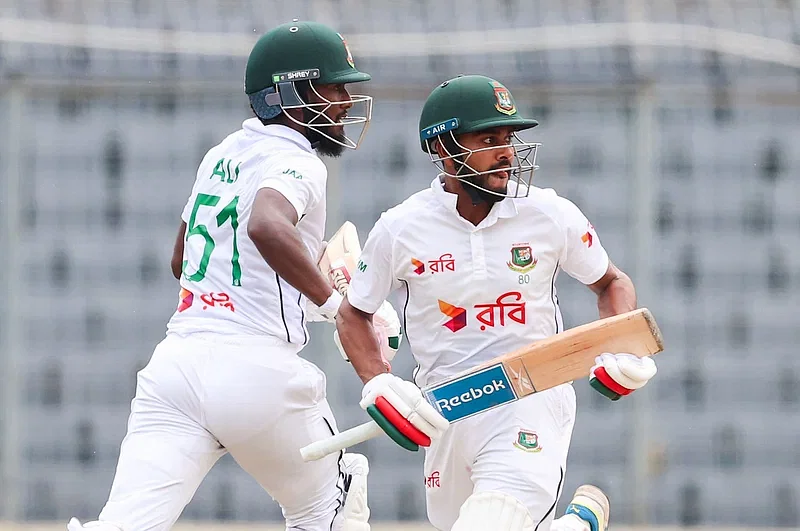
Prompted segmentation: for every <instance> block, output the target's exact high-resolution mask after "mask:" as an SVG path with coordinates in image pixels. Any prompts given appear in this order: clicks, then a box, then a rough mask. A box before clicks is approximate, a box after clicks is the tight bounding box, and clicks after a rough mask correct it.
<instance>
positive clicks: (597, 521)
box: [565, 485, 610, 531]
mask: <svg viewBox="0 0 800 531" xmlns="http://www.w3.org/2000/svg"><path fill="white" fill-rule="evenodd" d="M565 514H574V515H576V516H577V517H578V518H580V519H581V520H583V521H585V522H586V523H588V524H589V527H591V529H592V531H607V529H608V519H609V514H610V507H609V503H608V496H606V495H605V494H604V493H603V491H602V490H600V489H599V488H597V487H595V486H594V485H581V486H580V487H578V489H577V490H576V491H575V495H574V496H573V497H572V501H571V502H570V503H569V505H568V506H567V510H566V512H565Z"/></svg>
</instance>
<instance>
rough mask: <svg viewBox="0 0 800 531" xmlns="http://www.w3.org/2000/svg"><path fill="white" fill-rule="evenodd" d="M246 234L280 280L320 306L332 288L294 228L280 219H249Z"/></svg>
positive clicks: (286, 221)
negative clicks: (254, 221)
mask: <svg viewBox="0 0 800 531" xmlns="http://www.w3.org/2000/svg"><path fill="white" fill-rule="evenodd" d="M248 235H249V236H250V239H251V240H253V243H254V244H255V246H256V248H257V249H258V252H259V253H261V256H262V257H263V258H264V260H266V262H267V264H269V266H270V267H271V268H272V269H273V271H275V272H276V273H277V274H278V275H279V276H280V277H281V278H282V279H283V280H285V281H286V282H288V283H289V284H290V285H292V286H294V287H295V288H296V289H298V290H299V291H300V293H302V294H303V295H305V296H306V297H308V299H309V300H310V301H311V302H313V303H314V304H316V305H317V306H321V305H322V304H323V303H325V301H326V300H327V299H328V297H330V295H331V292H332V291H333V289H332V288H331V286H330V285H329V284H328V283H327V282H326V281H325V278H324V277H323V276H322V274H321V273H320V272H319V269H317V266H316V264H315V263H314V262H313V261H312V260H311V258H310V257H309V256H308V251H307V250H306V246H305V244H303V240H302V238H301V237H300V233H299V232H298V231H297V228H296V227H295V226H294V225H292V224H291V223H289V221H288V220H285V219H282V218H279V217H277V216H276V217H261V219H259V220H258V221H257V222H256V223H253V220H252V219H251V223H250V226H249V227H248Z"/></svg>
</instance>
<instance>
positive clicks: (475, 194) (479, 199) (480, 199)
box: [456, 161, 486, 206]
mask: <svg viewBox="0 0 800 531" xmlns="http://www.w3.org/2000/svg"><path fill="white" fill-rule="evenodd" d="M456 162H458V161H456ZM465 169H467V165H466V164H463V163H460V162H459V168H458V170H456V175H458V176H459V177H461V175H462V170H465ZM475 177H476V176H475V175H472V176H469V177H461V180H462V181H466V182H467V186H464V187H463V188H465V189H466V190H467V194H468V195H469V197H470V199H472V206H477V205H480V204H481V203H485V202H486V198H485V197H484V196H483V194H481V191H480V190H478V188H477V187H476V186H473V185H474V184H475Z"/></svg>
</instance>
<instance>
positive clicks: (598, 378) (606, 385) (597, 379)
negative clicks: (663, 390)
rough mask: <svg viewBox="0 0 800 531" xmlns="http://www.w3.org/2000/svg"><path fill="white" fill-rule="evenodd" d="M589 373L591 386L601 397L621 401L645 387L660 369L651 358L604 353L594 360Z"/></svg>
mask: <svg viewBox="0 0 800 531" xmlns="http://www.w3.org/2000/svg"><path fill="white" fill-rule="evenodd" d="M594 362H595V365H594V367H592V370H591V372H590V373H589V385H591V386H592V387H593V388H594V389H595V390H596V391H597V392H599V393H600V394H601V395H603V396H605V397H607V398H609V399H611V400H619V399H620V398H621V397H623V396H625V395H629V394H631V393H632V392H634V391H635V390H637V389H641V388H642V387H644V386H645V384H646V383H647V382H649V381H650V379H651V378H652V377H653V376H655V375H656V372H657V370H658V369H656V364H655V362H654V361H653V359H652V358H651V357H650V356H645V357H643V358H639V357H637V356H634V355H633V354H609V353H604V354H601V355H599V356H597V357H596V358H595V360H594Z"/></svg>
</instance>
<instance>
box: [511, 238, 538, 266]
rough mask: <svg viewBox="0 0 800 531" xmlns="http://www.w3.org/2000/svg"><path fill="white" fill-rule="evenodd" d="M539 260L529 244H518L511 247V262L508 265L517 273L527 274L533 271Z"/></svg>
mask: <svg viewBox="0 0 800 531" xmlns="http://www.w3.org/2000/svg"><path fill="white" fill-rule="evenodd" d="M537 263H539V259H538V258H536V257H535V256H533V251H532V250H531V246H530V245H528V244H516V245H513V246H512V247H511V261H510V262H506V265H507V266H508V268H509V269H510V270H511V271H514V272H515V273H527V272H528V271H531V270H532V269H533V268H534V267H536V264H537Z"/></svg>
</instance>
